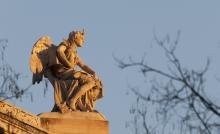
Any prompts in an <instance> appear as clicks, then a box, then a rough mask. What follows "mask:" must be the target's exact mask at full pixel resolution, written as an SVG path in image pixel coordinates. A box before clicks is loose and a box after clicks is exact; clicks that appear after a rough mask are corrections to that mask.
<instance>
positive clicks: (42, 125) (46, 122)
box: [0, 101, 109, 134]
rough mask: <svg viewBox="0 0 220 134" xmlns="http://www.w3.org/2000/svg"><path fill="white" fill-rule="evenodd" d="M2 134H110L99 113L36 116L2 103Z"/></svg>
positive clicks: (0, 130) (0, 124)
mask: <svg viewBox="0 0 220 134" xmlns="http://www.w3.org/2000/svg"><path fill="white" fill-rule="evenodd" d="M0 134H109V127H108V121H107V120H106V119H105V117H104V116H103V115H102V114H100V113H98V112H71V113H66V114H61V113H57V112H50V113H43V114H40V115H39V116H36V115H33V114H31V113H29V112H26V111H24V110H22V109H20V108H18V107H16V106H14V105H12V104H10V103H7V102H5V101H0Z"/></svg>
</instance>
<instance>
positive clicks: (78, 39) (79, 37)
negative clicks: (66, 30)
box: [74, 31, 84, 47]
mask: <svg viewBox="0 0 220 134" xmlns="http://www.w3.org/2000/svg"><path fill="white" fill-rule="evenodd" d="M74 41H75V43H76V45H77V47H82V46H83V44H84V32H80V31H79V32H76V33H75V37H74Z"/></svg>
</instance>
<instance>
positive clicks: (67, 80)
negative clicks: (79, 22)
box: [30, 31, 103, 113]
mask: <svg viewBox="0 0 220 134" xmlns="http://www.w3.org/2000/svg"><path fill="white" fill-rule="evenodd" d="M84 34H85V33H84V31H72V32H70V33H69V37H68V39H63V42H61V43H60V44H59V45H58V46H55V45H54V44H53V43H52V41H51V39H50V38H49V37H48V36H44V37H41V38H40V39H39V40H38V41H37V42H36V43H35V44H34V46H33V49H32V52H31V58H30V69H31V71H32V72H33V79H32V83H33V84H35V83H36V82H37V83H39V82H40V81H42V78H43V76H44V77H45V78H47V79H48V80H49V81H50V83H51V84H52V85H53V88H54V99H55V105H54V108H53V109H52V111H53V112H61V113H65V112H70V111H76V110H77V111H90V112H91V111H94V105H95V103H96V100H97V99H100V98H102V97H103V86H102V82H101V80H99V79H98V78H97V75H96V73H95V71H94V70H92V69H91V68H90V67H89V66H87V65H86V64H84V63H83V61H82V59H81V58H80V57H79V55H78V54H77V51H76V48H77V47H82V46H83V44H84ZM76 66H78V67H80V68H81V70H79V69H78V70H77V69H76Z"/></svg>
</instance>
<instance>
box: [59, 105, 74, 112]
mask: <svg viewBox="0 0 220 134" xmlns="http://www.w3.org/2000/svg"><path fill="white" fill-rule="evenodd" d="M60 112H61V113H68V112H72V109H70V108H69V107H68V106H67V105H66V103H64V104H62V105H61V106H60Z"/></svg>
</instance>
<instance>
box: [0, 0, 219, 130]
mask: <svg viewBox="0 0 220 134" xmlns="http://www.w3.org/2000/svg"><path fill="white" fill-rule="evenodd" d="M219 6H220V1H219V0H210V1H207V0H182V1H180V0H166V1H165V0H109V1H107V0H90V1H85V0H81V1H79V0H78V1H76V0H63V1H61V0H60V1H58V0H35V1H34V0H19V1H18V0H17V1H16V0H1V1H0V20H1V21H0V38H7V39H8V40H9V43H8V48H7V59H8V62H9V63H10V64H11V65H12V66H13V67H14V68H15V69H16V70H17V71H18V72H21V73H23V75H24V76H27V77H25V78H24V80H23V81H21V85H22V86H24V87H25V86H26V85H28V84H29V83H31V77H32V76H31V75H32V74H31V72H30V70H29V66H28V62H29V57H30V52H31V49H32V46H33V44H34V43H35V42H36V40H37V39H38V38H39V37H41V36H44V35H48V36H50V37H51V38H52V40H53V42H54V43H55V44H58V43H60V42H61V41H62V38H64V37H67V35H68V33H69V32H70V31H72V30H82V29H83V28H84V29H85V31H86V37H85V38H86V44H85V46H84V47H83V48H80V49H79V50H78V53H79V55H80V56H81V57H82V59H83V60H84V62H85V63H87V64H88V65H90V66H91V67H92V68H93V69H94V70H96V72H97V74H98V76H99V77H100V78H101V79H102V80H103V83H104V87H105V97H104V98H103V99H102V100H100V101H99V102H98V104H97V107H96V109H97V110H98V111H100V112H102V113H103V114H104V115H105V116H106V117H107V119H108V120H109V122H110V133H111V134H123V133H124V134H127V133H129V131H130V130H129V129H126V128H125V122H126V121H128V120H130V117H129V107H130V104H131V103H132V102H133V97H132V95H127V92H128V89H127V85H128V83H130V84H131V85H139V84H141V83H143V81H141V80H142V79H141V78H142V77H141V76H139V75H137V74H136V73H137V71H136V70H123V71H122V70H120V69H119V68H118V67H117V65H116V62H115V61H114V59H113V57H112V55H113V53H114V54H115V55H116V56H117V57H121V58H122V57H126V56H134V57H136V58H137V57H138V56H141V55H142V54H143V53H145V52H147V56H149V57H147V58H148V59H150V63H151V64H152V65H155V66H158V67H161V66H163V65H165V66H166V62H163V61H162V59H163V58H161V56H162V55H161V53H160V51H157V47H155V46H154V44H155V43H154V41H153V32H154V31H156V33H157V34H158V35H159V36H163V35H165V34H166V33H170V34H171V35H172V36H173V37H174V36H175V33H176V31H177V30H181V38H180V46H179V48H178V56H180V59H181V60H182V62H183V63H184V64H185V65H186V66H188V67H195V68H199V67H202V65H203V64H205V60H206V57H207V56H209V57H210V59H211V68H210V71H209V74H210V75H209V76H208V78H209V77H210V80H209V81H208V83H209V85H210V86H208V87H210V88H209V90H208V94H209V95H211V96H213V97H212V98H213V99H214V100H215V99H217V97H216V98H215V95H214V94H215V93H216V92H218V93H219V91H218V90H214V87H216V86H219V83H216V82H215V83H214V82H213V81H214V80H215V79H214V77H217V76H220V74H219V67H220V64H219V60H218V57H219V51H220V44H219V42H220V8H219ZM162 63H163V64H162ZM160 65H161V66H160ZM216 89H217V88H216ZM31 91H32V93H33V95H34V102H30V99H29V98H27V99H23V101H22V102H19V101H14V100H13V101H12V102H13V103H15V104H16V105H18V106H20V107H22V108H24V109H26V110H27V111H30V112H32V113H34V114H38V113H42V112H48V111H50V110H51V108H52V106H53V103H54V102H53V89H52V88H50V90H49V91H48V92H47V94H46V96H45V97H44V96H43V92H42V91H43V89H42V85H41V84H39V85H34V86H33V87H32V88H31Z"/></svg>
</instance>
